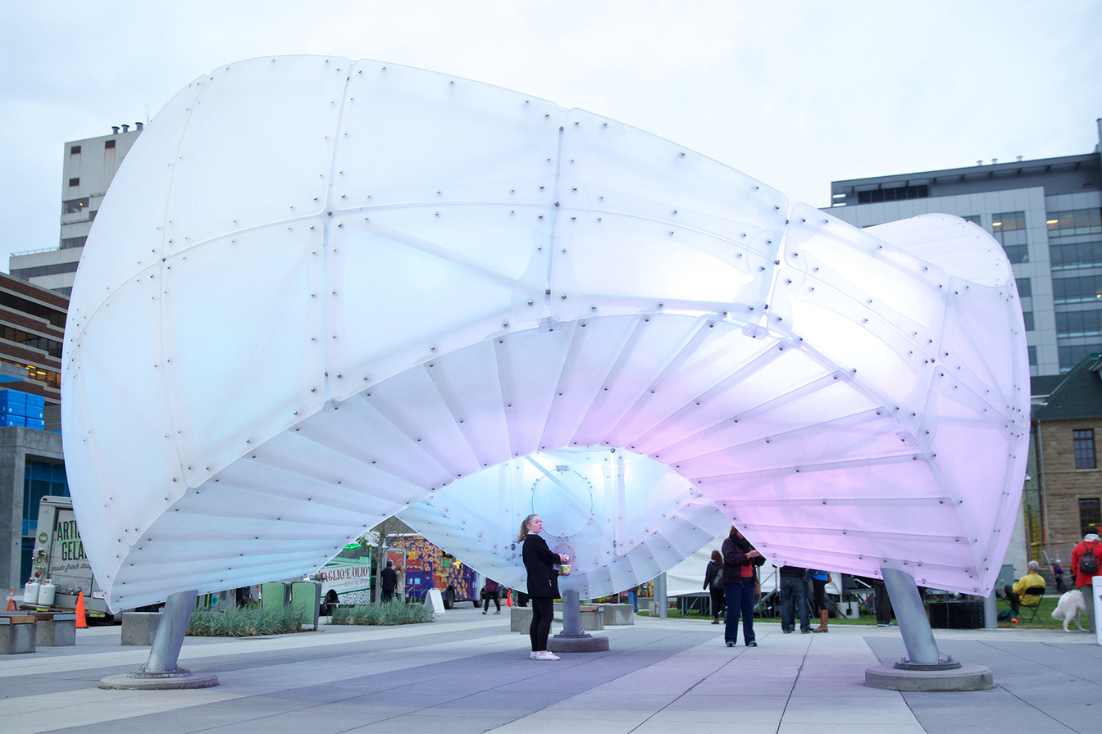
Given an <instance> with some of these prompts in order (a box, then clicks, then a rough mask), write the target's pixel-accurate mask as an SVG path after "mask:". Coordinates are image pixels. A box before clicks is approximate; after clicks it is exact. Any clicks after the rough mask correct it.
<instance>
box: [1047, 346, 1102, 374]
mask: <svg viewBox="0 0 1102 734" xmlns="http://www.w3.org/2000/svg"><path fill="white" fill-rule="evenodd" d="M1057 351H1058V352H1059V355H1060V371H1061V372H1067V371H1069V370H1070V369H1071V368H1072V367H1074V366H1075V365H1077V364H1079V363H1080V362H1082V361H1083V360H1084V359H1086V358H1087V357H1089V356H1091V355H1092V354H1099V353H1102V344H1085V345H1074V346H1061V347H1058V348H1057Z"/></svg>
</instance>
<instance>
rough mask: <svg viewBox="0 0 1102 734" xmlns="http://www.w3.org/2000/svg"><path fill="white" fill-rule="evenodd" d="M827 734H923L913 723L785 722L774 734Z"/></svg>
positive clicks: (919, 727) (920, 728)
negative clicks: (833, 733) (832, 733)
mask: <svg viewBox="0 0 1102 734" xmlns="http://www.w3.org/2000/svg"><path fill="white" fill-rule="evenodd" d="M959 731H966V730H963V729H962V730H959ZM829 732H837V733H838V734H923V729H922V727H921V726H919V725H918V724H917V723H915V722H912V723H906V724H880V723H877V724H852V723H844V724H839V723H830V722H821V723H817V724H809V723H804V722H799V723H790V722H788V721H787V720H786V721H782V722H781V725H780V727H778V728H777V732H776V734H824V733H829Z"/></svg>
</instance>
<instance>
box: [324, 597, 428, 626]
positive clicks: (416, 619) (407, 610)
mask: <svg viewBox="0 0 1102 734" xmlns="http://www.w3.org/2000/svg"><path fill="white" fill-rule="evenodd" d="M431 621H432V610H431V609H429V608H428V607H426V606H425V605H424V604H403V603H402V602H391V603H388V604H381V605H378V606H376V605H374V604H372V605H362V604H361V605H357V606H354V607H337V608H336V609H335V610H333V617H332V618H331V619H330V620H329V623H330V624H386V625H390V624H419V623H421V622H431Z"/></svg>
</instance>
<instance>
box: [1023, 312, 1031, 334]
mask: <svg viewBox="0 0 1102 734" xmlns="http://www.w3.org/2000/svg"><path fill="white" fill-rule="evenodd" d="M1022 318H1023V319H1024V320H1025V330H1026V331H1033V312H1032V311H1022Z"/></svg>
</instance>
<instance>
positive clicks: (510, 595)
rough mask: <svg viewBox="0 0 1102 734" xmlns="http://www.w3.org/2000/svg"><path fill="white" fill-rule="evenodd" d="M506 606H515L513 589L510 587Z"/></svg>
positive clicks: (506, 597)
mask: <svg viewBox="0 0 1102 734" xmlns="http://www.w3.org/2000/svg"><path fill="white" fill-rule="evenodd" d="M505 606H507V607H511V606H513V590H512V589H509V593H508V594H506V595H505Z"/></svg>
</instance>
